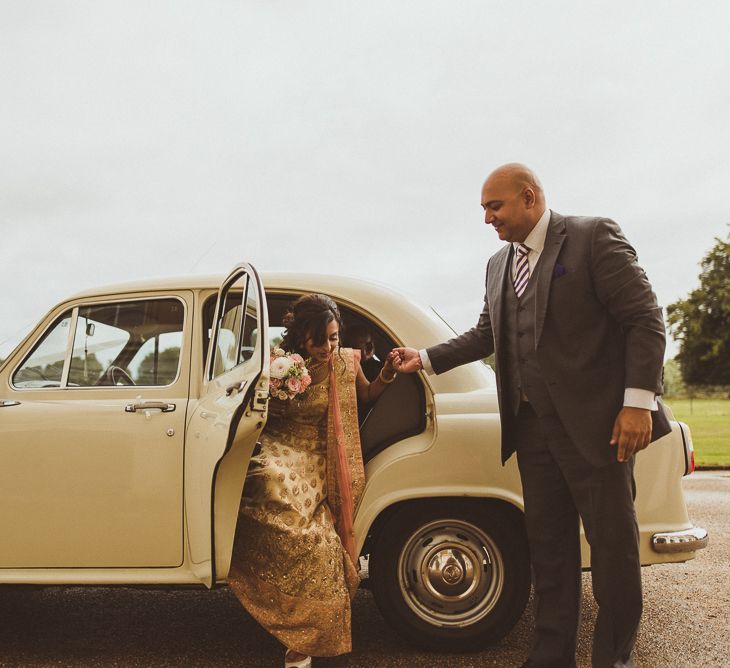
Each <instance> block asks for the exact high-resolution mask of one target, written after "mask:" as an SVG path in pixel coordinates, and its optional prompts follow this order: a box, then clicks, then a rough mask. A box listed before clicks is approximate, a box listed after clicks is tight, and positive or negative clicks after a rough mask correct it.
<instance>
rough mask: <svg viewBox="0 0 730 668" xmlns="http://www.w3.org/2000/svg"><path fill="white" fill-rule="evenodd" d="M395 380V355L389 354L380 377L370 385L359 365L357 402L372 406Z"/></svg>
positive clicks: (356, 383)
mask: <svg viewBox="0 0 730 668" xmlns="http://www.w3.org/2000/svg"><path fill="white" fill-rule="evenodd" d="M394 380H395V369H394V368H393V353H389V354H388V357H387V358H386V360H385V364H384V366H383V368H382V369H381V370H380V373H379V374H378V377H377V378H376V379H375V380H374V381H373V382H372V383H369V382H368V379H367V378H365V374H364V373H363V371H362V367H361V366H360V365H359V364H358V365H357V377H356V378H355V387H356V389H357V400H358V401H359V402H361V403H365V404H371V403H373V401H375V400H376V399H377V398H378V397H379V396H380V395H381V394H383V392H384V391H385V389H386V388H387V387H388V385H390V384H391V383H392V382H393V381H394Z"/></svg>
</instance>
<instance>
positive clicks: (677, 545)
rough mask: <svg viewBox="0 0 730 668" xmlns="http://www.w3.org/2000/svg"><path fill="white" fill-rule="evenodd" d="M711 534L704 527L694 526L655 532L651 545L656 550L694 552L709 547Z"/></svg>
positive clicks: (663, 551)
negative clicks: (679, 529) (680, 529)
mask: <svg viewBox="0 0 730 668" xmlns="http://www.w3.org/2000/svg"><path fill="white" fill-rule="evenodd" d="M708 541H709V536H708V535H707V531H706V530H705V529H703V528H702V527H692V528H691V529H683V530H682V531H667V532H664V533H655V534H654V535H653V536H652V537H651V546H652V548H653V550H654V551H655V552H660V553H665V554H666V553H674V552H694V551H696V550H701V549H703V548H705V547H707V543H708Z"/></svg>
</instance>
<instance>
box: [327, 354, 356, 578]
mask: <svg viewBox="0 0 730 668" xmlns="http://www.w3.org/2000/svg"><path fill="white" fill-rule="evenodd" d="M359 361H360V351H359V350H352V349H350V348H342V349H341V351H340V353H339V354H338V353H335V354H334V355H333V356H332V362H331V363H330V378H329V382H330V387H329V410H328V415H327V501H328V504H329V507H330V511H331V512H332V515H333V518H334V523H335V529H336V530H337V534H338V536H339V537H340V540H341V541H342V546H343V547H344V549H345V552H346V553H347V554H348V555H349V557H350V559H351V561H352V564H353V566H355V567H356V566H357V563H358V555H357V552H356V548H355V535H354V531H353V523H354V515H355V509H356V508H357V504H358V503H359V501H360V497H361V496H362V492H363V488H364V487H365V470H364V467H363V462H362V451H361V449H360V432H359V427H358V423H357V392H356V388H355V378H356V376H357V369H358V367H359Z"/></svg>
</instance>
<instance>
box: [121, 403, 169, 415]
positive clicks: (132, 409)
mask: <svg viewBox="0 0 730 668" xmlns="http://www.w3.org/2000/svg"><path fill="white" fill-rule="evenodd" d="M154 409H158V410H160V411H162V412H163V413H172V411H174V410H175V404H168V403H167V402H165V401H141V402H139V403H137V404H127V405H126V406H125V407H124V412H125V413H136V412H137V411H149V410H154Z"/></svg>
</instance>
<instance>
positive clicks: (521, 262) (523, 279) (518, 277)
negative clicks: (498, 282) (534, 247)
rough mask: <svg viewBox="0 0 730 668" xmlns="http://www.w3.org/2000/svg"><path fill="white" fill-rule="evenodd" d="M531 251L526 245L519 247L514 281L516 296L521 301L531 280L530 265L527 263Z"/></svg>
mask: <svg viewBox="0 0 730 668" xmlns="http://www.w3.org/2000/svg"><path fill="white" fill-rule="evenodd" d="M529 252H530V249H529V248H528V247H527V246H525V244H520V245H519V246H517V263H516V265H515V278H514V280H513V283H514V286H515V294H516V295H517V298H518V299H519V298H520V297H522V293H523V292H524V291H525V288H526V287H527V283H528V282H529V280H530V264H529V262H528V261H527V255H528V254H529Z"/></svg>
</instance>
